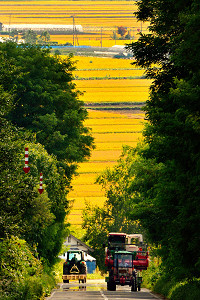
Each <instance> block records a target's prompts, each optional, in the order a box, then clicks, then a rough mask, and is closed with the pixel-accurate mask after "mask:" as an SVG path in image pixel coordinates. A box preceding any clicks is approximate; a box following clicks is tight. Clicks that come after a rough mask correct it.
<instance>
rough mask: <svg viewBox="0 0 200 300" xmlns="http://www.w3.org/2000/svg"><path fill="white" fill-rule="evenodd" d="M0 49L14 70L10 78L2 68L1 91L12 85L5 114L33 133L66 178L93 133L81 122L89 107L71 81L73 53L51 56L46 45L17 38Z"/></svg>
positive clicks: (83, 155)
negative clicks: (24, 42)
mask: <svg viewBox="0 0 200 300" xmlns="http://www.w3.org/2000/svg"><path fill="white" fill-rule="evenodd" d="M0 50H1V56H2V58H3V61H5V59H6V60H7V61H8V65H7V67H6V68H7V69H9V70H12V76H10V75H9V77H8V75H7V73H8V74H10V72H5V70H4V69H3V68H2V70H1V72H0V78H1V79H2V80H1V84H2V86H3V88H4V90H5V91H12V90H13V89H14V101H13V104H14V105H13V109H12V110H11V111H10V113H9V116H8V119H9V120H11V121H12V123H13V124H15V125H17V126H19V127H24V128H26V129H28V130H31V131H32V132H35V134H36V138H37V141H38V142H40V143H41V144H43V145H44V146H45V148H46V150H47V151H48V153H50V154H54V155H56V157H57V159H58V160H59V162H60V164H62V167H64V168H65V170H66V175H67V176H68V178H69V180H70V178H71V176H72V174H73V173H74V171H75V169H76V163H77V162H81V161H83V160H84V159H85V158H87V157H89V155H90V151H91V149H92V148H93V138H92V136H91V134H90V132H89V129H88V128H87V127H85V126H84V125H83V121H84V120H85V118H86V117H87V111H86V109H85V108H84V105H83V102H82V101H80V100H79V99H78V96H79V92H78V91H77V90H76V89H75V84H74V83H72V79H73V75H72V71H73V70H74V65H73V63H72V60H71V57H70V56H69V57H67V58H66V59H62V58H61V57H59V56H57V55H55V56H52V55H50V52H49V49H41V48H40V47H38V46H33V45H21V46H17V45H16V44H15V43H4V44H3V43H2V44H1V45H0Z"/></svg>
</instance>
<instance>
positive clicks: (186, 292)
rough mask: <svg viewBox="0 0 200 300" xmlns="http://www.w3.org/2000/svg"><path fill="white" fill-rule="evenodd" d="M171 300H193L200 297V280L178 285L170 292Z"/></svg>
mask: <svg viewBox="0 0 200 300" xmlns="http://www.w3.org/2000/svg"><path fill="white" fill-rule="evenodd" d="M168 297H169V299H171V300H181V299H184V300H193V299H199V297H200V279H192V280H188V281H184V282H180V283H178V284H176V285H175V286H174V287H173V288H172V289H171V290H170V292H169V296H168Z"/></svg>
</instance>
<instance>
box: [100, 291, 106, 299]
mask: <svg viewBox="0 0 200 300" xmlns="http://www.w3.org/2000/svg"><path fill="white" fill-rule="evenodd" d="M100 294H101V296H102V297H103V299H104V300H108V298H107V297H106V296H105V295H104V293H103V291H100Z"/></svg>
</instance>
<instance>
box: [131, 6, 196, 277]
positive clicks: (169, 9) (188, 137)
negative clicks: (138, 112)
mask: <svg viewBox="0 0 200 300" xmlns="http://www.w3.org/2000/svg"><path fill="white" fill-rule="evenodd" d="M137 5H138V12H137V13H136V15H137V17H138V20H140V21H149V22H150V27H149V29H150V33H149V34H140V38H139V40H138V41H137V42H135V43H133V44H131V45H129V49H132V51H133V54H134V56H135V58H136V64H137V65H138V66H139V67H143V68H147V72H146V74H147V77H148V78H150V79H153V84H152V86H151V90H150V100H148V101H147V103H146V106H145V111H146V118H147V119H148V121H149V122H148V125H147V126H146V129H145V131H144V138H145V142H146V143H147V144H148V147H146V149H144V150H143V151H142V157H143V159H145V160H147V162H148V161H149V162H151V161H152V160H153V162H154V166H153V169H154V168H157V167H156V166H158V167H159V166H162V167H161V169H160V170H159V176H157V180H156V182H154V183H153V185H152V186H151V185H150V186H149V187H148V184H147V183H148V181H147V179H149V178H148V177H146V173H145V174H144V175H143V174H141V178H142V179H143V181H144V182H146V187H145V189H144V190H143V191H142V192H141V190H140V188H139V187H137V186H134V184H133V190H132V195H133V203H135V201H136V200H137V201H138V205H139V206H140V207H141V208H143V211H141V208H140V207H139V206H137V209H135V210H133V211H132V213H131V215H132V217H134V218H135V217H138V218H139V219H140V220H141V222H142V224H143V226H145V229H146V230H147V231H148V234H149V236H150V237H151V238H152V240H153V241H156V242H157V243H159V244H161V251H160V254H161V256H162V261H163V265H164V267H165V268H166V270H167V272H168V274H170V276H171V275H172V276H175V277H177V278H182V277H192V276H199V275H200V260H199V254H198V253H197V251H196V250H197V249H198V245H199V244H200V238H199V236H198V234H197V232H199V229H200V225H199V221H198V220H199V217H200V209H199V205H198V201H199V195H200V186H199V180H198V178H199V162H200V160H199V149H200V144H199V143H200V136H199V135H200V130H199V128H200V118H199V114H200V111H199V110H200V107H199V98H200V88H199V83H198V82H199V80H198V77H199V67H200V55H199V51H198V50H197V49H198V48H199V44H200V32H199V30H197V23H198V22H199V21H200V5H199V2H198V1H196V0H194V1H174V0H171V1H164V0H161V1H153V0H152V1H146V0H141V1H138V2H137ZM160 164H161V165H160ZM153 169H151V170H152V171H153ZM134 181H135V180H133V182H134ZM138 191H139V192H140V193H139V195H140V197H139V198H138V199H136V198H135V194H137V193H138ZM151 192H153V193H151ZM145 197H146V198H145ZM148 202H149V203H148ZM151 210H152V212H153V213H152V216H151V219H152V224H150V223H149V221H150V218H149V216H150V215H151ZM145 211H146V213H145ZM153 220H157V222H154V221H153Z"/></svg>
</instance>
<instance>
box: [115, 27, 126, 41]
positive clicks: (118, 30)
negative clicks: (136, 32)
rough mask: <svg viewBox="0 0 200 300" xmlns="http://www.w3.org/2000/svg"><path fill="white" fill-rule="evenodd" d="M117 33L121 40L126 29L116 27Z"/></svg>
mask: <svg viewBox="0 0 200 300" xmlns="http://www.w3.org/2000/svg"><path fill="white" fill-rule="evenodd" d="M117 33H118V34H120V35H121V37H122V38H123V37H124V35H125V34H126V33H127V29H126V28H125V27H123V26H119V27H117Z"/></svg>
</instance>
